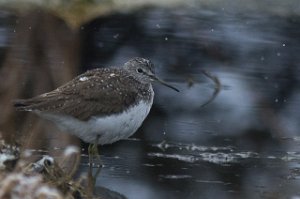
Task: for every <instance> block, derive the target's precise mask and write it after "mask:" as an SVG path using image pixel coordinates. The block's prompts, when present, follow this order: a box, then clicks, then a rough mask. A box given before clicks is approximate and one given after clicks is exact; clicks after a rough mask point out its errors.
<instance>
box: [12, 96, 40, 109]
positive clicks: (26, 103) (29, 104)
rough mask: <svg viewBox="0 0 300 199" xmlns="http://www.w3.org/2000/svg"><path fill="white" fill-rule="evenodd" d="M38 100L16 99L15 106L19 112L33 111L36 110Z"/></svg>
mask: <svg viewBox="0 0 300 199" xmlns="http://www.w3.org/2000/svg"><path fill="white" fill-rule="evenodd" d="M35 104H36V100H34V99H33V98H32V99H16V100H14V101H13V106H14V107H15V108H16V110H17V111H32V110H33V109H35Z"/></svg>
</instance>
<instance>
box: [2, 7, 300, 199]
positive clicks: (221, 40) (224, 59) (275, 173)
mask: <svg viewBox="0 0 300 199" xmlns="http://www.w3.org/2000/svg"><path fill="white" fill-rule="evenodd" d="M14 22H15V15H13V14H11V13H10V12H6V11H3V12H0V51H1V57H2V58H3V59H4V57H5V55H6V53H7V49H8V48H9V47H10V45H12V43H11V42H10V38H11V37H12V36H11V35H13V34H14V33H13V32H14V28H15V23H14ZM78 35H79V41H80V42H79V44H80V48H79V49H80V56H79V60H80V61H79V62H80V64H79V66H80V67H79V69H78V72H75V74H79V73H81V72H84V71H86V70H88V69H91V68H96V67H103V66H114V65H118V66H119V65H122V64H123V63H124V62H126V61H127V60H128V59H130V58H132V57H136V56H140V57H145V58H149V59H150V60H152V62H153V63H154V64H155V67H156V73H157V74H158V75H159V76H160V77H161V78H163V79H165V80H167V81H168V82H171V83H172V84H173V85H175V86H176V87H178V88H179V89H180V91H181V92H180V93H176V92H174V91H173V90H170V89H168V88H166V87H163V86H160V85H154V88H155V94H156V96H155V100H154V105H153V107H152V109H151V112H150V114H149V116H148V118H147V119H146V120H145V122H144V124H143V126H142V127H141V128H140V129H139V130H138V132H137V133H135V134H134V136H132V137H131V138H130V139H127V140H123V141H120V142H117V143H114V144H112V145H109V146H104V147H100V153H101V155H102V160H103V163H104V168H103V169H102V171H101V174H100V176H99V177H98V179H97V183H96V186H99V187H100V186H103V187H106V188H108V189H110V190H113V191H116V192H119V193H120V194H123V195H124V196H126V197H127V198H130V199H148V198H168V197H170V198H191V199H193V198H224V199H225V198H298V197H300V193H299V189H298V187H299V177H298V176H299V175H298V170H299V168H300V167H299V166H300V165H299V157H300V153H299V146H298V145H299V140H300V138H299V129H300V123H299V119H300V114H299V113H300V112H299V105H300V104H299V101H300V94H299V79H300V78H299V77H300V65H299V64H300V56H299V53H300V16H299V15H295V14H292V13H291V14H288V13H285V14H278V13H273V12H268V10H263V9H261V10H257V11H256V12H247V10H242V9H241V10H240V9H228V8H222V7H217V8H216V7H213V8H211V7H200V6H199V7H183V8H162V7H147V8H141V9H137V10H135V11H131V12H121V13H118V12H115V13H112V14H111V15H107V16H103V17H99V18H96V19H94V20H92V21H90V22H88V23H86V24H84V25H82V26H81V27H80V30H79V34H78ZM0 61H2V60H0ZM62 67H63V66H62ZM203 69H205V70H206V71H208V72H210V73H211V74H213V75H214V76H216V77H218V79H219V80H220V82H221V85H222V86H221V91H220V93H219V94H218V96H217V97H216V99H215V100H214V101H213V102H211V103H210V104H208V105H206V106H205V107H202V106H201V105H202V104H203V103H205V102H206V101H207V100H208V99H209V98H210V97H211V96H212V94H213V92H214V86H215V85H214V83H213V82H212V81H211V80H210V79H208V78H207V77H205V76H204V75H203V74H202V72H201V71H202V70H203ZM57 72H59V71H57ZM46 91H47V90H46ZM46 91H44V92H46ZM85 157H86V156H84V157H83V160H82V165H81V170H82V171H85V170H86V169H87V167H86V162H87V159H86V158H85Z"/></svg>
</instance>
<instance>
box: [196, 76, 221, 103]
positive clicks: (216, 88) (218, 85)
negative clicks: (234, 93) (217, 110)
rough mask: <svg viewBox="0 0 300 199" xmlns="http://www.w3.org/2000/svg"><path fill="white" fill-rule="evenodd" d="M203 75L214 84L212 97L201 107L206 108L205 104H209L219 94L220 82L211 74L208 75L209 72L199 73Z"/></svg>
mask: <svg viewBox="0 0 300 199" xmlns="http://www.w3.org/2000/svg"><path fill="white" fill-rule="evenodd" d="M201 72H202V73H203V75H205V76H206V77H207V78H209V79H210V80H212V81H213V82H214V84H215V87H214V90H215V91H214V93H213V95H212V96H211V97H210V98H209V99H208V100H207V101H206V102H205V103H204V104H202V105H201V108H202V107H204V106H206V105H207V104H209V103H211V102H212V101H213V100H214V99H215V98H216V97H217V95H218V94H219V92H220V91H221V82H220V80H219V79H218V77H216V76H213V75H212V74H210V73H209V72H207V71H205V70H202V71H201Z"/></svg>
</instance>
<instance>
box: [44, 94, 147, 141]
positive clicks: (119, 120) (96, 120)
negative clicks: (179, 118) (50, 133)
mask: <svg viewBox="0 0 300 199" xmlns="http://www.w3.org/2000/svg"><path fill="white" fill-rule="evenodd" d="M151 106H152V100H151V101H150V102H145V101H141V102H139V103H138V104H137V105H135V106H132V107H131V108H129V109H127V110H126V111H124V112H122V113H120V114H113V115H109V116H105V117H103V116H102V117H97V116H94V117H92V118H91V119H89V120H88V121H80V120H78V119H75V118H70V117H65V118H62V117H56V116H54V115H47V116H46V118H47V119H49V120H52V121H53V122H54V123H56V124H57V125H58V126H59V127H61V129H63V130H67V131H68V132H69V133H71V134H73V135H75V136H77V137H79V138H80V139H82V140H83V141H85V142H88V143H94V142H95V141H96V138H97V137H98V144H101V145H103V144H110V143H113V142H116V141H118V140H121V139H125V138H128V137H129V136H131V135H132V134H133V133H135V131H136V130H137V129H138V128H139V127H140V126H141V124H142V123H143V121H144V119H145V118H146V117H147V115H148V113H149V111H150V108H151ZM44 116H45V115H44Z"/></svg>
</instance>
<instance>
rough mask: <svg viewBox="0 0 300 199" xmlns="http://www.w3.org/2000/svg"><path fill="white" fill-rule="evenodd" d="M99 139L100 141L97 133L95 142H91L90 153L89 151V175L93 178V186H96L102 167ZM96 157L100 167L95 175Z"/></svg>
mask: <svg viewBox="0 0 300 199" xmlns="http://www.w3.org/2000/svg"><path fill="white" fill-rule="evenodd" d="M98 141H99V135H97V137H96V139H95V142H94V143H93V144H90V145H89V147H88V153H89V176H90V180H91V183H90V184H91V186H92V187H94V185H95V182H96V178H97V176H98V175H99V173H100V171H101V167H102V163H101V159H100V154H99V150H98ZM94 158H95V159H97V162H98V166H97V167H98V168H97V171H96V173H95V176H93V166H94Z"/></svg>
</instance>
